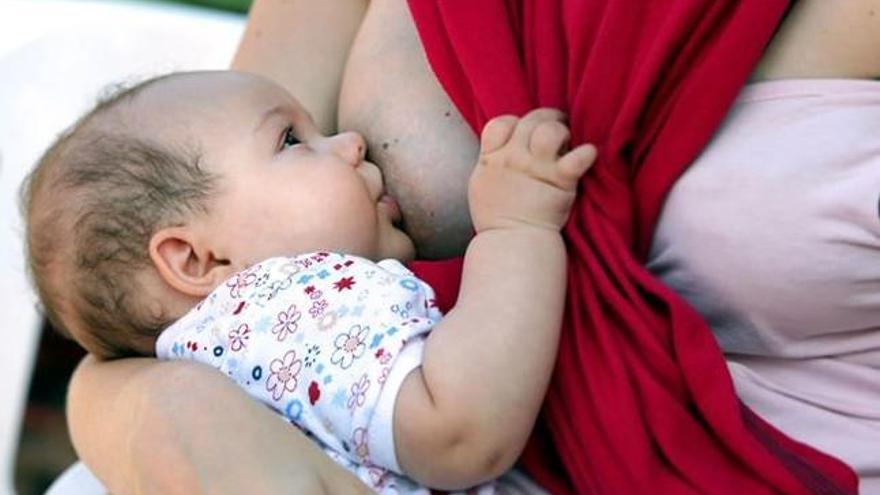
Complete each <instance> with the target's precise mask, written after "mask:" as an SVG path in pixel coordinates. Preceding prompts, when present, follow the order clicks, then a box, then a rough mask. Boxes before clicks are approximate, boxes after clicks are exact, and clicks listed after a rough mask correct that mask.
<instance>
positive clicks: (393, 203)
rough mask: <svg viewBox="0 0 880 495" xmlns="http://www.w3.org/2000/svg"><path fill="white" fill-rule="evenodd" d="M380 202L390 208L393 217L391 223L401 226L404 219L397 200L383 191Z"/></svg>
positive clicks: (390, 214) (389, 211) (389, 212)
mask: <svg viewBox="0 0 880 495" xmlns="http://www.w3.org/2000/svg"><path fill="white" fill-rule="evenodd" d="M379 203H381V204H382V205H384V206H385V208H386V209H387V210H388V214H389V216H390V217H391V223H392V224H393V225H395V226H398V227H399V226H400V224H401V223H402V221H403V215H402V214H401V213H400V205H398V204H397V200H395V199H394V198H393V197H391V196H389V195H388V194H384V193H383V194H382V195H381V196H380V197H379Z"/></svg>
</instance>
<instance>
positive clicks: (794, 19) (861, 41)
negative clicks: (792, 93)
mask: <svg viewBox="0 0 880 495" xmlns="http://www.w3.org/2000/svg"><path fill="white" fill-rule="evenodd" d="M878 47H880V0H847V1H845V2H829V1H827V0H800V1H799V2H797V3H796V4H795V5H794V6H793V7H792V9H791V12H789V14H788V15H787V16H786V18H785V20H784V21H783V23H782V25H781V26H780V28H779V31H778V33H777V34H776V36H775V37H774V39H773V41H772V42H771V43H770V45H769V46H768V47H767V52H766V54H765V55H764V58H763V60H762V62H761V63H760V64H759V65H758V67H757V69H755V73H754V74H753V78H752V79H753V80H754V81H762V80H772V79H792V78H853V79H872V78H877V77H880V57H878V53H880V49H878Z"/></svg>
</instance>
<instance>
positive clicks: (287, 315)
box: [156, 252, 495, 494]
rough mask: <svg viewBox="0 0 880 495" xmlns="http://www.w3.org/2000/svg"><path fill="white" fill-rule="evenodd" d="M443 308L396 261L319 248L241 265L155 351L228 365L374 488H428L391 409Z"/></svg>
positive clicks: (384, 490) (168, 331) (247, 387)
mask: <svg viewBox="0 0 880 495" xmlns="http://www.w3.org/2000/svg"><path fill="white" fill-rule="evenodd" d="M441 317H442V315H441V313H440V311H439V310H438V309H437V308H436V307H435V304H434V291H433V290H432V289H431V287H429V286H428V285H427V284H425V283H424V282H422V281H421V280H419V279H417V278H416V277H415V276H414V275H413V274H412V272H410V271H409V270H408V269H406V268H405V267H404V266H403V265H401V264H400V263H399V262H398V261H396V260H383V261H380V262H378V263H374V262H372V261H369V260H366V259H363V258H358V257H355V256H348V255H343V254H337V253H326V252H317V253H310V254H305V255H301V256H296V257H290V258H286V257H279V258H272V259H269V260H266V261H264V262H262V263H259V264H257V265H254V266H252V267H250V268H248V269H247V270H245V271H242V272H239V273H238V274H236V275H234V276H233V277H232V278H230V279H229V280H228V281H227V282H226V283H225V284H223V285H221V286H219V287H218V288H217V289H215V290H214V291H213V292H212V293H211V294H210V295H209V296H208V297H207V298H206V299H205V300H203V301H202V302H201V303H199V305H198V306H196V307H195V308H194V309H192V310H191V311H190V312H189V313H187V314H186V315H185V316H183V317H182V318H181V319H180V320H178V321H177V322H175V323H174V324H172V325H171V326H170V327H169V328H168V329H166V330H165V331H164V332H163V333H162V334H161V335H160V337H159V339H158V341H157V343H156V354H157V356H158V357H159V358H160V359H188V360H193V361H199V362H202V363H205V364H208V365H210V366H213V367H214V368H216V369H217V370H219V371H220V372H222V373H224V374H226V375H227V376H229V377H230V378H231V379H232V380H234V381H235V382H236V383H237V384H238V385H240V386H241V387H242V388H244V389H245V390H246V391H247V392H248V393H249V394H250V395H251V396H253V397H254V398H256V399H258V400H260V401H261V402H263V403H265V404H267V405H269V406H270V407H272V409H274V410H275V411H277V412H278V413H279V414H281V415H283V416H284V417H285V418H287V419H288V420H289V421H290V422H292V423H294V424H295V425H297V426H298V427H299V428H300V429H302V430H303V431H304V432H306V433H307V434H308V435H310V436H311V437H312V438H313V439H316V440H317V441H318V442H319V443H320V444H321V445H322V447H323V448H324V451H325V452H327V454H328V455H330V457H332V458H333V459H334V460H336V461H337V462H338V463H339V464H341V465H342V466H344V467H346V468H348V469H349V470H350V471H352V472H354V473H355V474H356V475H357V476H358V477H359V478H360V479H361V480H362V481H364V482H365V483H366V484H367V485H369V486H370V487H372V488H373V489H374V490H376V491H377V492H380V493H389V494H390V493H423V494H428V493H430V491H429V490H427V489H425V488H423V487H420V486H419V485H417V484H416V483H415V482H413V481H412V480H409V479H407V478H405V477H402V476H400V475H397V474H396V473H400V472H401V469H400V466H399V465H398V462H397V457H396V455H395V451H394V428H393V421H392V418H393V412H394V403H395V400H396V398H397V393H398V391H399V389H400V386H401V384H402V383H403V379H404V378H405V377H406V376H407V374H408V373H409V372H410V371H412V370H413V369H414V368H416V367H417V366H419V365H420V364H421V361H422V350H423V347H424V339H425V336H426V335H425V334H426V333H427V332H428V331H429V330H430V329H431V327H433V326H434V325H435V324H436V323H437V322H438V321H439V320H440V318H441ZM478 492H479V493H495V490H494V489H493V487H492V486H491V485H486V486H483V487H481V488H479V489H478ZM471 493H477V492H476V491H475V492H471Z"/></svg>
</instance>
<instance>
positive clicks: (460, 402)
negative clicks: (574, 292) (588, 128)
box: [394, 109, 595, 489]
mask: <svg viewBox="0 0 880 495" xmlns="http://www.w3.org/2000/svg"><path fill="white" fill-rule="evenodd" d="M560 119H561V114H560V113H559V112H557V111H554V110H548V109H542V110H536V111H533V112H531V113H530V114H529V115H527V116H526V117H524V118H523V119H517V118H515V117H509V116H508V117H501V118H497V119H494V120H492V121H491V122H489V123H488V124H487V125H486V127H485V129H484V131H483V136H482V150H481V155H480V161H479V164H478V165H477V167H476V168H475V170H474V172H473V175H472V177H471V183H470V190H469V196H470V206H471V215H472V216H473V220H474V227H475V229H476V231H477V235H476V237H474V239H473V240H472V241H471V243H470V245H469V246H468V250H467V253H466V255H465V265H464V272H463V278H462V285H461V292H460V295H459V299H458V301H457V303H456V305H455V307H454V308H453V309H452V311H450V313H449V314H448V315H447V316H446V318H445V319H444V320H443V321H442V322H441V323H440V324H438V326H437V327H436V328H435V329H434V331H433V332H432V333H431V334H430V336H429V337H428V339H427V342H426V347H425V354H424V362H423V365H422V367H421V368H418V369H416V370H415V371H414V372H413V373H411V374H410V375H409V376H408V377H407V378H406V380H405V381H404V384H403V386H402V388H401V390H400V393H399V395H398V399H397V404H396V406H395V416H394V433H395V445H396V450H397V456H398V460H399V463H400V465H401V467H402V468H403V470H404V471H405V472H406V473H407V474H408V475H410V476H411V477H413V478H415V479H416V480H418V481H420V482H422V483H424V484H426V485H428V486H431V487H435V488H445V489H458V488H464V487H468V486H472V485H474V484H477V483H480V482H483V481H486V480H488V479H491V478H494V477H497V476H498V475H500V474H501V473H503V472H504V471H506V470H507V469H509V468H510V467H511V466H512V465H513V463H514V462H515V461H516V459H517V457H518V456H519V454H520V452H521V451H522V448H523V446H524V445H525V442H526V440H527V438H528V435H529V433H530V432H531V429H532V427H533V425H534V421H535V418H536V416H537V414H538V411H539V409H540V407H541V403H542V400H543V397H544V394H545V391H546V388H547V384H548V381H549V377H550V374H551V371H552V369H553V363H554V360H555V357H556V347H557V343H558V335H559V327H560V324H561V319H562V311H563V298H564V294H565V280H566V253H565V246H564V244H563V240H562V237H561V236H560V233H559V230H560V228H561V227H562V225H563V224H564V223H565V221H566V219H567V217H568V213H569V209H570V207H571V204H572V202H573V200H574V197H575V192H576V188H577V183H578V180H579V178H580V177H581V176H582V175H583V173H584V172H585V171H586V170H587V169H588V168H589V166H590V165H591V164H592V162H593V160H594V158H595V149H594V148H593V147H592V146H589V145H585V146H581V147H578V148H576V149H574V150H572V151H570V152H568V153H567V154H565V155H564V156H562V157H560V156H559V155H560V150H561V149H562V148H563V147H564V146H565V144H566V141H567V139H568V136H569V134H568V129H567V128H566V127H565V126H564V125H563V124H562V123H561V122H560Z"/></svg>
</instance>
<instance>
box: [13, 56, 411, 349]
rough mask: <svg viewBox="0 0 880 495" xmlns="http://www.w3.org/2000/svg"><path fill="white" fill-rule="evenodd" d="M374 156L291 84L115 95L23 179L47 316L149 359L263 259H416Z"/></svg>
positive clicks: (209, 82) (177, 77)
mask: <svg viewBox="0 0 880 495" xmlns="http://www.w3.org/2000/svg"><path fill="white" fill-rule="evenodd" d="M364 152H365V144H364V141H363V139H362V138H361V137H360V135H358V134H355V133H343V134H338V135H335V136H330V137H325V136H323V135H321V133H320V132H319V131H318V129H317V128H316V126H315V124H314V123H313V122H312V119H311V117H310V116H309V115H308V113H307V112H306V111H305V109H303V107H302V106H301V105H300V104H299V103H298V102H297V101H296V100H295V99H294V98H292V97H291V96H290V95H289V94H288V93H287V92H286V91H285V90H284V89H282V88H281V87H279V86H278V85H276V84H274V83H272V82H270V81H268V80H265V79H263V78H260V77H257V76H254V75H249V74H244V73H237V72H228V71H220V72H198V73H182V74H172V75H169V76H163V77H159V78H156V79H152V80H150V81H147V82H145V83H142V84H140V85H138V86H136V87H134V88H131V89H128V90H125V91H122V92H119V93H118V94H116V95H114V96H112V97H110V98H108V99H105V100H104V101H102V102H101V103H99V104H98V105H97V107H96V108H95V109H94V110H93V111H91V112H89V113H88V114H87V115H85V116H84V117H83V118H81V119H80V120H79V121H78V122H77V123H76V124H74V126H72V127H71V128H70V129H69V130H68V131H66V132H65V133H64V134H63V135H62V136H60V137H59V138H58V140H57V141H56V142H55V143H54V144H53V145H52V146H51V147H50V148H49V150H48V151H47V152H46V153H45V154H44V156H43V157H42V158H41V159H40V161H39V163H38V164H37V167H36V169H35V170H34V171H33V172H32V174H31V176H30V177H29V179H28V181H27V182H26V185H25V187H24V189H23V191H24V195H23V203H24V211H25V215H26V222H27V245H28V259H29V263H30V269H31V272H32V275H33V278H34V280H35V282H36V286H37V289H38V292H39V293H40V297H41V299H42V301H43V305H44V306H45V310H46V313H47V315H48V316H49V318H50V320H51V321H52V323H53V324H54V325H55V326H56V327H57V328H59V330H61V331H62V332H63V333H66V334H68V335H69V336H71V337H73V338H74V339H75V340H77V341H78V342H79V343H80V344H81V345H83V347H85V348H86V349H88V350H89V351H91V352H93V353H95V354H98V355H100V356H103V357H120V356H126V355H149V354H152V353H153V345H154V342H155V339H156V337H157V336H158V334H159V333H160V332H161V331H162V330H163V329H164V328H165V327H166V326H167V325H168V324H170V323H171V322H173V321H174V320H175V319H177V318H179V317H180V316H181V315H182V314H184V313H185V312H186V311H188V310H189V309H190V308H191V307H192V306H194V305H195V304H196V303H197V302H198V301H199V300H201V299H202V298H204V297H205V296H207V295H208V294H209V293H210V292H211V291H212V290H213V289H214V288H215V287H216V286H218V285H219V284H220V283H222V282H223V280H225V279H226V278H228V277H229V276H231V275H232V274H233V273H235V272H237V271H240V270H243V269H244V268H247V267H248V266H250V265H252V264H254V263H257V262H259V261H260V260H262V259H265V258H269V257H272V256H279V255H285V254H290V255H292V254H297V253H303V252H308V251H315V250H332V251H341V252H346V253H350V254H354V255H358V256H363V257H365V258H370V259H381V258H397V259H403V260H406V259H411V258H412V257H413V255H414V249H413V245H412V242H411V241H410V239H409V238H408V237H407V236H406V234H404V233H403V232H402V231H401V230H399V229H398V228H397V227H396V226H395V224H396V223H397V222H398V221H399V220H400V213H399V211H398V209H397V206H396V204H395V203H394V201H393V200H392V199H390V198H389V197H388V196H386V195H385V194H384V188H383V184H382V176H381V174H380V172H379V169H378V168H377V167H376V166H375V165H373V164H372V163H369V162H367V161H365V160H364Z"/></svg>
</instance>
